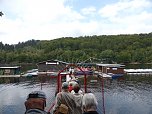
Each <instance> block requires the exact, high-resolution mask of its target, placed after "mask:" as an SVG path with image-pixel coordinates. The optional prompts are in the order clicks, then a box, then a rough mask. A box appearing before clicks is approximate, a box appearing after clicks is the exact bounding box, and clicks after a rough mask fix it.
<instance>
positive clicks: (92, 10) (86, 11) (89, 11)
mask: <svg viewBox="0 0 152 114" xmlns="http://www.w3.org/2000/svg"><path fill="white" fill-rule="evenodd" d="M81 12H82V13H83V14H84V15H89V14H91V15H92V14H94V13H95V12H96V8H95V7H93V6H92V7H88V8H83V9H82V10H81Z"/></svg>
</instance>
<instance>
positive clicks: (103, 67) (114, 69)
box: [97, 64, 125, 74]
mask: <svg viewBox="0 0 152 114" xmlns="http://www.w3.org/2000/svg"><path fill="white" fill-rule="evenodd" d="M124 67H125V65H121V64H97V70H98V72H102V73H106V74H108V73H112V74H124V73H125V72H124Z"/></svg>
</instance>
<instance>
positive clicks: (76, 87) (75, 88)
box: [73, 84, 80, 93]
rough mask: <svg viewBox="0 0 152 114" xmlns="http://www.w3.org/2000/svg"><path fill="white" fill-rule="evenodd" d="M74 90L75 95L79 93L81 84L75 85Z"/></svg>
mask: <svg viewBox="0 0 152 114" xmlns="http://www.w3.org/2000/svg"><path fill="white" fill-rule="evenodd" d="M73 90H74V92H75V93H78V92H79V90H80V86H79V84H75V85H74V88H73Z"/></svg>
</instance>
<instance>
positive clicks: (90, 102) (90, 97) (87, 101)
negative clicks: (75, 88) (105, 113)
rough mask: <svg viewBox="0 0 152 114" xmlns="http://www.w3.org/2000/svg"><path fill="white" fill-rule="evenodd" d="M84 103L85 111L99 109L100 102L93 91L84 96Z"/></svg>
mask: <svg viewBox="0 0 152 114" xmlns="http://www.w3.org/2000/svg"><path fill="white" fill-rule="evenodd" d="M82 104H83V107H84V110H85V111H87V110H94V111H95V110H96V109H97V105H98V102H97V99H96V97H95V95H94V94H93V93H86V94H84V96H83V99H82Z"/></svg>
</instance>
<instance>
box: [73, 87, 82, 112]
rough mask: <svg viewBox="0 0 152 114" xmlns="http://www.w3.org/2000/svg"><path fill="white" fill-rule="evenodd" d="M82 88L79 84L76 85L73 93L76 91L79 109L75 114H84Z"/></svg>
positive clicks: (76, 109)
mask: <svg viewBox="0 0 152 114" xmlns="http://www.w3.org/2000/svg"><path fill="white" fill-rule="evenodd" d="M79 90H80V86H79V84H76V85H74V88H73V91H74V93H73V94H74V96H75V102H76V103H77V108H75V111H74V112H75V113H76V114H82V113H83V108H82V98H83V94H81V93H79Z"/></svg>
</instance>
